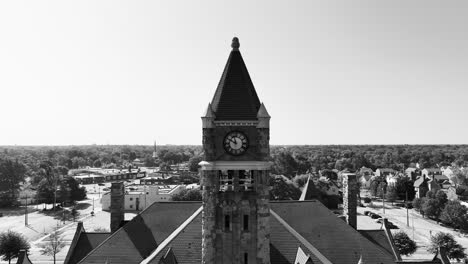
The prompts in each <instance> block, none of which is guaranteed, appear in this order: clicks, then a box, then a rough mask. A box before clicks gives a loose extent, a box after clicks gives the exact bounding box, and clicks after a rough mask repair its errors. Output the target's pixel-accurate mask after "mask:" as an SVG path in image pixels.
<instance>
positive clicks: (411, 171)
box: [405, 168, 421, 181]
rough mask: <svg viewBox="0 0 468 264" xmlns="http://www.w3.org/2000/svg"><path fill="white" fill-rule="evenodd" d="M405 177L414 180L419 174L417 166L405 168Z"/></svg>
mask: <svg viewBox="0 0 468 264" xmlns="http://www.w3.org/2000/svg"><path fill="white" fill-rule="evenodd" d="M405 174H406V177H408V178H409V179H411V180H412V181H415V180H416V178H418V176H421V171H420V170H419V169H418V168H407V169H406V170H405Z"/></svg>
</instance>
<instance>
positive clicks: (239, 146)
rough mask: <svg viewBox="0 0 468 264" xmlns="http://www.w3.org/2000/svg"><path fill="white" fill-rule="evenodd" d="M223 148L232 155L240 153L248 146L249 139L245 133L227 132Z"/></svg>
mask: <svg viewBox="0 0 468 264" xmlns="http://www.w3.org/2000/svg"><path fill="white" fill-rule="evenodd" d="M223 145H224V149H225V150H226V151H227V152H228V153H229V154H232V155H241V154H244V152H245V151H246V150H247V148H248V147H249V139H248V138H247V136H246V135H245V134H243V133H242V132H238V131H233V132H229V133H228V134H227V135H226V137H224V144H223Z"/></svg>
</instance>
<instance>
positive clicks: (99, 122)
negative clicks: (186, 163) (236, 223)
mask: <svg viewBox="0 0 468 264" xmlns="http://www.w3.org/2000/svg"><path fill="white" fill-rule="evenodd" d="M467 30H468V2H466V1H436V2H435V1H373V0H372V1H342V2H340V3H338V2H336V1H223V2H221V1H164V2H163V1H115V0H112V1H94V0H93V1H73V2H72V1H62V0H60V1H1V2H0V99H1V100H0V116H1V120H0V145H14V144H18V145H72V144H75V145H79V144H145V145H150V144H152V142H153V140H156V141H157V142H158V144H201V120H200V116H201V115H202V113H203V111H204V109H205V107H206V105H207V104H208V102H210V101H211V99H212V96H213V94H214V91H215V89H216V86H217V84H218V82H219V79H220V77H221V73H222V70H223V68H224V65H225V63H226V60H227V58H228V55H229V52H230V50H231V48H230V44H231V39H232V37H234V36H237V37H239V39H240V45H241V46H240V51H241V53H242V55H243V57H244V60H245V62H246V64H247V68H248V70H249V72H250V75H251V78H252V80H253V83H254V85H255V88H256V90H257V93H258V95H259V97H260V100H261V101H263V102H264V103H265V105H266V107H267V109H268V111H269V113H270V115H271V116H272V120H271V144H457V143H458V144H459V143H468V142H467V135H468V118H467V114H468V103H467V99H468V87H467V84H468V37H467V34H468V31H467Z"/></svg>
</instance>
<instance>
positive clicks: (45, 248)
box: [40, 228, 65, 264]
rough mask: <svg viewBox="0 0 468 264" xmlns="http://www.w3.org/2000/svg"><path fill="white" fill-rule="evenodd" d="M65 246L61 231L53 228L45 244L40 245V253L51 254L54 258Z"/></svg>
mask: <svg viewBox="0 0 468 264" xmlns="http://www.w3.org/2000/svg"><path fill="white" fill-rule="evenodd" d="M64 246H65V242H64V241H63V238H62V234H61V232H59V231H58V228H55V229H54V230H53V231H52V233H50V235H49V237H48V240H47V241H46V243H45V244H43V245H41V250H40V251H41V254H42V255H46V256H52V257H53V258H54V264H55V256H56V255H57V253H59V252H60V250H61V249H62V248H63V247H64Z"/></svg>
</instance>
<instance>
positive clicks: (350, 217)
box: [343, 173, 359, 229]
mask: <svg viewBox="0 0 468 264" xmlns="http://www.w3.org/2000/svg"><path fill="white" fill-rule="evenodd" d="M358 191H359V190H358V185H357V178H356V174H351V173H346V174H344V175H343V215H344V216H345V218H346V222H347V223H348V225H350V226H352V227H353V228H354V229H356V228H357V211H356V210H357V197H358V195H357V194H358V193H357V192H358Z"/></svg>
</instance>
